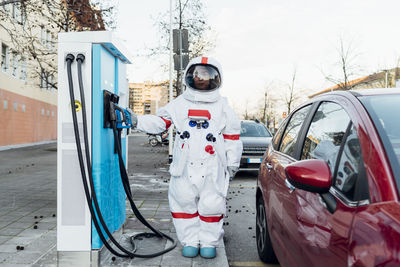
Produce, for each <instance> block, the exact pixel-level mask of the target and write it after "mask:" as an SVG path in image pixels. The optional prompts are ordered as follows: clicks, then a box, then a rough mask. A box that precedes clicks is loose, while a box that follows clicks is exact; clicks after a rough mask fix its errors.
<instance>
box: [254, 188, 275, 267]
mask: <svg viewBox="0 0 400 267" xmlns="http://www.w3.org/2000/svg"><path fill="white" fill-rule="evenodd" d="M256 240H257V251H258V256H259V257H260V259H261V260H262V261H263V262H265V263H278V260H277V258H276V255H275V252H274V249H273V248H272V244H271V239H270V237H269V233H268V224H267V216H266V214H265V206H264V199H263V197H262V196H260V197H259V198H258V199H257V214H256Z"/></svg>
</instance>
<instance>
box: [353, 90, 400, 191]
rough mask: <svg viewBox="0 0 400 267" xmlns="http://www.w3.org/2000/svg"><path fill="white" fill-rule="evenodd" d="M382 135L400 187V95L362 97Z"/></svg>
mask: <svg viewBox="0 0 400 267" xmlns="http://www.w3.org/2000/svg"><path fill="white" fill-rule="evenodd" d="M360 100H361V102H362V103H363V105H364V106H365V108H366V109H367V110H368V113H369V114H370V116H371V118H372V120H373V121H374V124H375V127H376V128H377V130H378V132H379V135H380V137H381V140H382V143H383V145H384V147H385V150H386V153H387V155H388V157H389V160H390V164H391V166H392V171H393V174H394V175H395V176H397V177H396V180H397V187H398V188H399V189H400V123H399V118H398V117H397V116H398V114H400V105H399V103H400V95H397V94H396V95H380V96H365V97H360Z"/></svg>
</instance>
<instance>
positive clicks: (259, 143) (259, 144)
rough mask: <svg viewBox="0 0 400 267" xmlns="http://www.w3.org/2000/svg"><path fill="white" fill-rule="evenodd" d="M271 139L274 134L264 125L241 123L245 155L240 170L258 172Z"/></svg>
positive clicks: (247, 121)
mask: <svg viewBox="0 0 400 267" xmlns="http://www.w3.org/2000/svg"><path fill="white" fill-rule="evenodd" d="M271 139H272V134H271V133H270V132H269V131H268V129H267V127H265V125H264V124H262V123H260V122H257V121H251V120H243V121H241V130H240V140H242V143H243V153H242V158H241V160H240V167H239V170H248V171H257V170H258V169H259V167H260V163H261V160H262V157H263V155H264V152H265V151H266V150H267V147H268V145H269V143H270V142H271Z"/></svg>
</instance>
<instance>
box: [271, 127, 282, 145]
mask: <svg viewBox="0 0 400 267" xmlns="http://www.w3.org/2000/svg"><path fill="white" fill-rule="evenodd" d="M284 129H285V124H282V125H281V127H279V129H278V131H276V133H275V135H274V138H273V139H272V147H273V148H274V149H275V150H278V146H279V141H280V140H281V136H282V133H283V130H284Z"/></svg>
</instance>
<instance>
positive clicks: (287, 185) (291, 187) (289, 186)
mask: <svg viewBox="0 0 400 267" xmlns="http://www.w3.org/2000/svg"><path fill="white" fill-rule="evenodd" d="M285 186H286V187H287V188H289V193H293V191H294V190H296V187H294V186H293V185H292V184H291V183H290V182H289V181H288V179H285Z"/></svg>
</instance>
